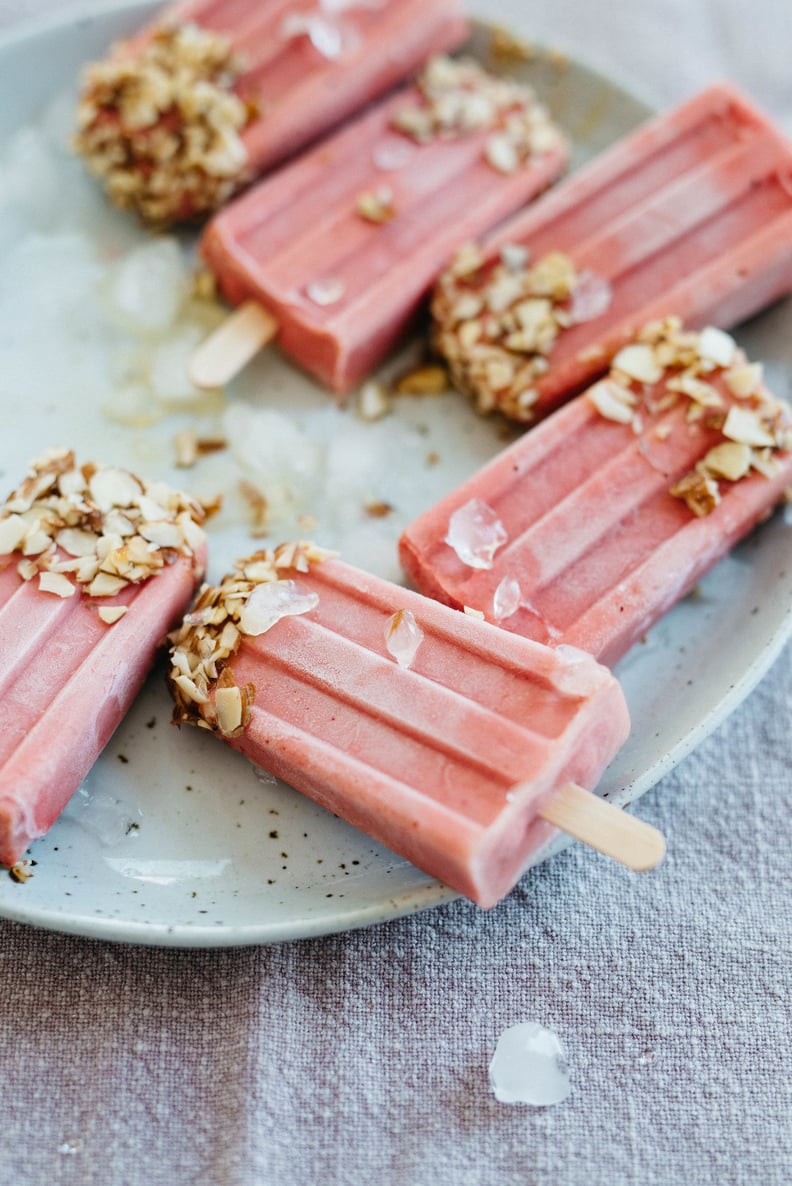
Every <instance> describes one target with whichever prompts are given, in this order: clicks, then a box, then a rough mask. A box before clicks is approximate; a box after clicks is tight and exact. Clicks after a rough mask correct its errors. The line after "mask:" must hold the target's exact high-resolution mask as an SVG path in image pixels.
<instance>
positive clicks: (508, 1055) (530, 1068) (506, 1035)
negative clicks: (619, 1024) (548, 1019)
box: [489, 1021, 572, 1108]
mask: <svg viewBox="0 0 792 1186" xmlns="http://www.w3.org/2000/svg"><path fill="white" fill-rule="evenodd" d="M489 1077H490V1083H491V1084H492V1090H493V1091H494V1092H495V1098H496V1099H497V1100H499V1101H500V1102H501V1103H502V1104H532V1105H533V1107H535V1108H548V1107H550V1106H551V1105H552V1104H560V1103H561V1102H562V1100H565V1099H566V1098H567V1096H568V1095H569V1094H570V1093H571V1091H572V1088H571V1086H570V1083H569V1075H568V1073H567V1065H566V1055H565V1052H564V1048H563V1046H562V1045H561V1043H560V1041H559V1040H558V1038H557V1036H556V1035H555V1034H554V1033H553V1031H552V1030H548V1029H545V1028H544V1026H542V1025H540V1024H539V1023H538V1022H537V1021H524V1022H521V1023H520V1024H519V1025H512V1026H510V1027H509V1029H507V1030H504V1032H503V1033H502V1034H501V1036H500V1038H499V1039H498V1045H497V1046H496V1048H495V1054H494V1055H493V1057H492V1062H491V1063H490V1065H489Z"/></svg>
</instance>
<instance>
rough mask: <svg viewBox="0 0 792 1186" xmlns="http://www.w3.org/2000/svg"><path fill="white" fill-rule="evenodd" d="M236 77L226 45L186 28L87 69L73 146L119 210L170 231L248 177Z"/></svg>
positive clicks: (245, 116) (246, 114)
mask: <svg viewBox="0 0 792 1186" xmlns="http://www.w3.org/2000/svg"><path fill="white" fill-rule="evenodd" d="M240 71H241V64H240V62H239V61H238V60H237V58H236V57H235V55H234V54H233V52H232V50H231V47H230V44H229V42H228V41H227V40H226V39H225V38H223V37H219V36H217V35H216V34H213V33H209V32H207V31H206V30H204V29H200V28H198V26H196V25H190V24H187V25H179V26H177V27H175V28H172V29H171V28H163V29H161V30H160V31H158V32H157V33H156V34H155V35H154V36H153V37H152V38H151V40H150V41H148V42H147V43H146V44H145V45H144V46H143V47H142V48H141V49H136V50H135V51H134V52H130V51H129V50H128V49H127V47H126V46H125V45H124V44H123V43H122V44H121V45H119V46H118V47H116V51H115V53H114V54H113V56H111V57H110V58H108V59H107V60H106V61H103V62H97V63H94V64H93V65H90V66H88V67H87V69H86V70H85V73H84V76H83V86H82V91H81V95H80V100H79V103H78V107H77V134H76V136H75V140H74V146H75V148H76V150H77V151H78V152H79V153H80V154H81V155H82V156H84V157H85V160H86V163H87V165H88V168H89V169H90V171H91V172H92V173H94V174H95V175H96V176H97V177H99V178H101V179H102V181H103V183H104V186H105V189H106V190H107V194H108V196H109V197H110V200H111V201H112V202H113V203H114V204H115V205H116V206H120V207H121V208H122V209H124V210H131V211H133V212H134V213H136V214H138V215H139V216H140V218H141V219H142V220H143V221H144V222H146V223H150V224H152V225H155V226H167V225H168V224H170V223H172V222H177V221H181V220H185V219H190V218H195V217H199V216H201V215H203V214H207V213H209V212H211V211H212V210H215V209H217V207H219V206H220V205H222V204H223V202H225V201H226V200H227V199H228V198H229V197H230V195H231V194H232V193H233V192H234V190H235V189H236V188H237V187H238V186H239V185H240V184H241V183H242V182H243V181H244V180H245V179H246V169H247V152H246V149H245V146H244V144H243V142H242V139H241V137H240V132H241V131H242V129H243V128H244V127H245V125H246V124H247V122H248V121H249V119H250V116H251V112H250V111H249V109H248V107H247V105H246V104H245V103H244V102H243V100H242V99H240V98H239V97H238V95H236V94H235V93H234V91H233V89H232V88H233V86H234V83H235V82H236V79H237V78H238V76H239V74H240Z"/></svg>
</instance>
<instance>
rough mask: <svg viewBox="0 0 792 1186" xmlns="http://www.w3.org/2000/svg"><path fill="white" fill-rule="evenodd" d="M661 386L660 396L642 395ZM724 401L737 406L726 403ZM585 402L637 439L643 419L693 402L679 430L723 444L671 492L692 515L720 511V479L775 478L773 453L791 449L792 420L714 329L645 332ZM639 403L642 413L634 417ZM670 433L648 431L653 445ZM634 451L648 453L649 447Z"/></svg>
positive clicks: (650, 328) (652, 328) (673, 325)
mask: <svg viewBox="0 0 792 1186" xmlns="http://www.w3.org/2000/svg"><path fill="white" fill-rule="evenodd" d="M704 376H706V378H705V377H704ZM658 384H661V386H660V387H659V390H647V386H655V385H658ZM618 385H621V388H622V390H621V393H620V391H619V386H618ZM729 396H731V397H733V398H734V399H735V400H737V401H739V402H734V403H731V404H730V399H729ZM587 397H588V399H589V401H590V402H591V403H593V404H594V406H595V407H596V408H597V409H598V411H599V412H600V414H601V415H602V416H604V417H605V418H606V419H610V420H615V421H619V422H622V423H624V424H627V423H631V424H632V428H633V431H634V432H636V433H639V434H640V433H642V432H643V425H644V415H643V413H648V414H649V415H650V416H653V417H657V416H661V415H662V414H663V413H664V412H665V411H668V410H670V409H672V408H674V406H675V405H676V404H677V403H678V401H679V399H680V397H685V398H687V399H688V400H689V401H690V402H689V404H688V406H687V409H686V414H685V421H686V423H687V426H688V427H687V429H683V431H688V432H697V431H698V432H700V431H701V430H702V429H703V430H705V431H706V432H707V433H708V434H710V439H711V434H712V433H713V432H714V433H718V434H719V435H720V437H721V440H720V441H719V442H718V443H716V444H715V445H712V446H711V447H710V448H709V449H708V450H707V452H706V453H705V455H704V456H703V457H702V458H701V459H700V460H699V461H698V463H697V464H696V465H695V467H694V468H693V470H692V471H691V472H690V473H688V474H686V475H685V476H684V477H683V478H682V479H681V480H680V481H678V482H676V483H675V484H674V485H673V486H672V487H671V488H670V493H671V494H672V495H674V497H676V498H681V499H683V500H684V502H686V503H687V505H688V506H689V507H690V509H691V511H692V512H693V513H694V514H695V515H707V514H710V512H711V511H713V510H714V509H715V507H716V506H717V505H718V504H719V502H720V498H721V494H720V489H719V486H718V481H719V479H721V480H726V481H731V482H737V481H739V480H740V479H741V478H744V477H746V476H747V475H748V474H749V473H750V472H751V471H752V470H755V471H756V472H757V473H760V474H763V475H764V476H766V477H771V476H774V474H775V473H777V472H778V459H777V458H776V457H774V456H773V454H774V452H775V451H778V450H782V451H789V450H790V449H792V413H791V412H790V409H789V408H788V407H787V406H786V405H785V404H784V402H783V401H782V400H778V399H776V398H775V397H774V396H772V395H771V394H770V393H769V392H768V391H767V390H766V389H765V388H764V387H763V386H762V369H761V367H760V366H758V365H749V364H747V363H746V362H745V360H744V358H743V356H742V354H741V353H740V351H739V350H738V349H737V346H736V344H735V343H734V341H733V339H732V338H731V337H730V336H729V335H728V334H724V333H723V332H722V331H721V330H716V329H713V328H711V327H710V328H708V329H704V330H702V331H701V332H700V333H696V332H693V331H689V330H684V329H683V327H682V323H681V321H680V320H679V318H677V317H667V318H665V319H664V320H662V321H655V322H651V323H649V324H648V325H646V326H644V328H643V329H642V330H641V331H640V333H638V334H637V336H636V340H635V341H634V342H632V343H630V344H628V345H627V346H625V347H624V348H623V349H622V350H620V351H619V353H618V354H617V355H616V357H615V358H614V360H613V364H612V369H611V372H610V375H609V376H608V377H607V378H606V379H603V380H600V382H598V383H596V384H595V385H594V386H593V387H591V388H589V390H588V392H587ZM639 399H640V400H641V405H642V406H641V407H640V409H638V410H635V409H636V404H637V401H638V400H639ZM729 405H730V406H729ZM673 431H674V429H673V423H672V422H668V421H666V422H661V423H659V424H658V423H656V424H654V425H653V427H652V429H651V432H652V435H653V436H654V438H655V439H656V440H663V441H664V440H668V438H669V437H670V436H671V434H672V432H673ZM639 448H641V449H642V450H643V451H644V452H645V451H646V442H645V441H641V442H640V443H639Z"/></svg>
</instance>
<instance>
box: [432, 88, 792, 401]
mask: <svg viewBox="0 0 792 1186" xmlns="http://www.w3.org/2000/svg"><path fill="white" fill-rule="evenodd" d="M790 176H792V148H791V147H790V145H789V143H788V141H787V140H786V138H785V137H784V136H783V135H782V133H781V132H780V131H778V130H777V129H776V128H774V127H773V125H772V124H771V122H770V121H769V120H768V119H767V117H765V116H763V115H762V114H761V112H759V111H757V110H756V109H755V108H754V107H753V106H752V105H751V104H750V102H749V101H747V100H746V99H745V98H744V97H743V96H742V95H741V94H740V93H739V92H738V91H736V90H735V89H734V88H733V87H730V86H726V85H723V84H721V85H716V86H713V87H710V88H708V89H707V90H705V91H703V92H701V93H700V94H698V95H696V96H694V97H693V98H692V99H690V100H688V101H686V102H685V103H683V104H681V105H680V106H679V107H677V108H675V109H673V110H672V111H670V112H667V113H665V114H663V115H662V116H659V117H657V118H656V119H654V120H652V121H649V122H648V123H647V124H645V125H643V126H642V127H640V128H638V129H637V130H636V131H635V132H633V133H631V134H630V135H629V136H626V137H624V138H623V139H622V140H621V141H619V142H618V143H617V144H615V145H614V146H613V147H611V148H610V149H609V150H607V151H606V152H605V153H603V154H601V155H600V156H598V157H597V158H595V159H594V160H593V161H591V162H589V164H588V165H586V166H584V167H583V168H582V169H581V170H580V171H579V172H578V173H576V174H574V175H573V176H572V177H570V178H569V179H568V180H567V181H565V182H564V183H562V184H561V185H560V186H558V187H556V189H555V190H553V191H552V192H551V193H549V194H546V195H545V196H544V197H543V198H542V199H541V200H540V201H539V202H537V203H535V204H534V205H533V206H532V207H531V208H530V209H526V210H523V211H521V212H520V213H519V214H518V215H516V216H514V217H513V218H512V219H511V220H510V221H509V222H507V223H505V224H503V225H502V226H501V227H500V228H498V229H497V230H496V231H495V232H494V233H492V234H491V235H489V236H488V237H487V239H486V240H485V241H484V243H483V244H482V245H481V246H480V247H474V246H472V245H471V246H468V247H466V248H465V249H464V250H463V251H462V252H461V253H460V254H459V255H458V256H457V257H456V258H455V259H454V260H452V261H451V263H450V265H449V266H447V268H446V270H445V271H444V272H443V273H441V275H440V278H439V281H438V283H437V286H436V289H435V293H434V297H433V302H432V312H433V344H434V346H435V348H436V349H437V351H438V352H439V353H440V354H441V355H443V356H444V357H445V358H446V359H447V361H448V363H449V365H450V368H451V371H452V375H453V377H454V380H455V382H456V384H457V386H458V387H459V388H460V390H461V391H463V392H464V393H466V394H468V395H471V396H473V398H474V399H475V401H476V406H477V409H478V411H480V412H482V413H488V412H491V411H493V410H497V411H499V412H501V413H502V414H503V415H505V416H507V417H508V418H509V419H512V420H516V421H518V422H522V423H532V422H533V421H535V420H537V419H539V418H540V417H541V416H543V415H546V414H547V413H548V412H549V411H551V410H552V408H553V407H554V406H555V405H557V404H559V403H561V402H563V401H564V400H565V399H568V398H569V397H570V396H572V395H575V394H577V393H578V392H579V391H581V390H583V389H584V388H585V387H586V386H587V385H588V384H589V383H591V382H593V380H594V379H595V378H597V377H598V376H599V375H600V374H602V373H604V372H605V371H606V370H607V368H608V365H609V363H610V360H611V359H612V358H613V356H614V355H615V354H616V352H617V351H618V350H619V349H620V348H621V346H622V345H624V344H625V343H626V342H628V341H629V340H631V338H632V337H633V335H634V333H635V330H636V327H639V326H641V325H644V324H645V323H646V322H648V321H650V320H655V319H658V318H660V317H663V316H666V315H669V314H679V315H681V316H682V317H683V318H684V320H685V322H686V324H688V325H689V326H690V327H691V328H701V327H703V326H705V325H707V324H717V325H720V326H721V327H723V328H725V329H728V328H729V327H730V326H731V325H734V324H736V323H738V322H740V321H742V320H744V319H745V318H747V317H749V316H750V315H751V314H753V313H755V312H756V311H757V310H758V309H760V308H762V307H763V306H764V305H766V304H769V303H770V302H771V301H773V300H774V299H776V298H777V297H779V296H781V295H783V294H784V293H785V292H787V291H788V290H789V288H790V286H792V247H790V244H792V186H791V185H790ZM550 263H552V264H553V265H554V266H555V270H556V272H557V274H558V284H557V286H555V287H553V288H551V289H549V290H548V287H547V285H545V284H542V283H539V282H538V281H539V279H540V278H541V279H543V278H544V273H545V271H546V270H547V267H548V264H550ZM537 271H538V272H539V273H540V278H538V277H537V275H536V272H537Z"/></svg>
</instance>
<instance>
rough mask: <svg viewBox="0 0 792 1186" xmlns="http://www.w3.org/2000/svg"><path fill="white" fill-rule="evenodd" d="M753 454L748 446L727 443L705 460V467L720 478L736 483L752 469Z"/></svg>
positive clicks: (714, 450) (716, 447)
mask: <svg viewBox="0 0 792 1186" xmlns="http://www.w3.org/2000/svg"><path fill="white" fill-rule="evenodd" d="M751 458H752V452H751V449H750V448H749V446H748V445H744V444H738V443H737V442H736V441H726V442H725V443H724V444H723V445H716V446H715V447H714V448H713V449H710V451H709V452H708V453H707V455H706V456H705V458H704V463H703V464H704V467H705V469H707V470H708V472H709V473H711V474H715V476H716V477H718V478H728V480H729V481H730V482H736V481H738V480H739V479H740V478H742V477H744V476H745V474H747V473H748V470H749V469H750V468H751Z"/></svg>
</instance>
